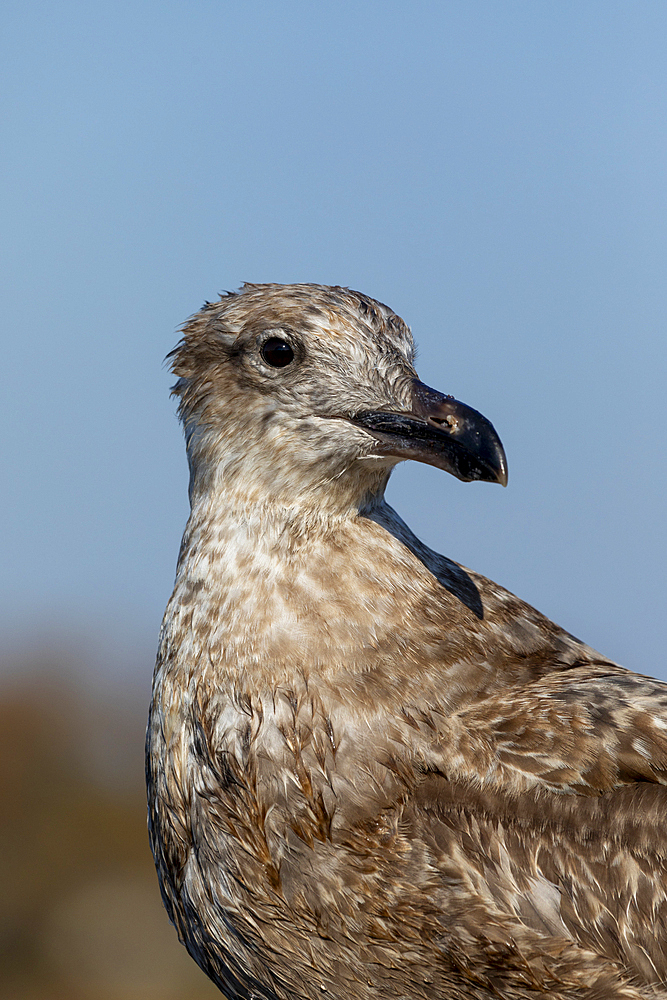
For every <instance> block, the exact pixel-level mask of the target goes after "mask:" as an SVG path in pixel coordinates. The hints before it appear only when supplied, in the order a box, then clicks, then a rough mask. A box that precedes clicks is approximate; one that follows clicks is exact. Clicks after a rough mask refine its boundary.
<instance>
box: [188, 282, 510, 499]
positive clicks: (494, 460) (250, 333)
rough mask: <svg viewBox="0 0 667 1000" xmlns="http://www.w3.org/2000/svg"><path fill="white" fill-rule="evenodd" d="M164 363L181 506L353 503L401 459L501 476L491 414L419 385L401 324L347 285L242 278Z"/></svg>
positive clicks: (379, 488)
mask: <svg viewBox="0 0 667 1000" xmlns="http://www.w3.org/2000/svg"><path fill="white" fill-rule="evenodd" d="M170 358H171V359H172V370H173V371H174V374H175V375H177V376H178V381H177V383H176V385H175V386H174V390H173V391H174V393H175V395H177V396H178V397H179V415H180V417H181V419H182V421H183V425H184V429H185V436H186V442H187V450H188V460H189V464H190V491H191V499H192V500H193V502H194V500H195V498H197V497H201V496H203V495H206V496H209V497H210V496H211V495H212V494H213V495H214V496H215V495H220V492H221V491H224V493H225V495H226V496H227V497H229V496H231V495H232V494H233V495H235V496H236V497H238V498H239V499H240V500H242V501H243V502H251V503H252V502H256V501H257V502H267V501H268V502H273V503H279V504H282V505H286V506H290V507H291V506H293V505H299V504H301V503H308V502H311V503H313V504H316V505H318V506H319V507H321V506H322V505H323V504H324V505H329V506H331V505H333V506H334V507H336V508H339V509H341V510H342V509H345V508H346V507H349V506H350V505H352V506H354V507H356V508H357V509H358V508H359V507H360V506H362V505H363V504H364V503H367V502H368V501H369V500H371V499H372V498H373V497H375V496H378V495H381V494H382V492H383V489H384V486H385V485H386V481H387V478H388V476H389V474H390V472H391V469H392V468H393V466H394V465H396V464H397V463H398V462H400V461H402V460H404V459H410V458H411V459H415V460H416V461H418V462H425V463H427V464H429V465H434V466H437V467H438V468H440V469H444V470H445V471H447V472H450V473H451V474H452V475H454V476H456V477H457V478H458V479H462V480H464V481H470V480H475V479H479V480H484V481H487V482H498V483H501V484H503V485H505V484H506V482H507V464H506V459H505V453H504V451H503V447H502V444H501V443H500V439H499V438H498V435H497V434H496V432H495V430H494V428H493V426H492V425H491V423H490V422H489V421H488V420H487V419H486V418H485V417H483V416H482V415H481V414H480V413H478V412H477V411H476V410H473V409H472V408H471V407H469V406H467V405H466V404H464V403H461V402H459V401H458V400H456V399H454V398H453V397H452V396H448V395H444V394H443V393H440V392H438V391H436V390H435V389H431V388H429V387H428V386H426V385H425V384H424V383H423V382H421V381H420V380H419V378H418V376H417V373H416V371H415V368H414V344H413V340H412V336H411V334H410V331H409V329H408V327H407V326H406V325H405V323H404V322H403V321H402V320H401V319H400V318H399V317H398V316H396V315H395V314H394V313H393V312H392V311H391V310H390V309H388V308H387V306H385V305H382V304H381V303H379V302H376V301H374V300H372V299H369V298H367V297H366V296H365V295H362V294H360V293H359V292H353V291H350V290H349V289H346V288H339V287H327V286H323V285H306V284H300V285H274V284H271V285H244V286H243V288H242V289H241V291H240V292H239V293H235V294H229V295H226V296H224V297H222V298H221V300H220V301H219V302H215V303H207V304H206V305H205V306H204V308H203V309H202V310H201V311H200V312H198V313H197V314H196V315H195V316H194V317H192V318H191V319H190V320H189V321H188V322H187V323H186V325H185V326H184V328H183V339H182V340H181V342H180V344H179V345H178V346H177V347H176V349H175V350H174V351H173V352H172V354H171V355H170Z"/></svg>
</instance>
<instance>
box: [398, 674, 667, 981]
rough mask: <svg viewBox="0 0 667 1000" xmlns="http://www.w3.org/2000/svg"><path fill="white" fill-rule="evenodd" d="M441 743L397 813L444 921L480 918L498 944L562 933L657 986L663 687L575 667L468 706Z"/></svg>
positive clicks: (666, 775) (666, 845) (664, 853)
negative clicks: (432, 877)
mask: <svg viewBox="0 0 667 1000" xmlns="http://www.w3.org/2000/svg"><path fill="white" fill-rule="evenodd" d="M452 729H453V731H454V733H455V734H458V737H457V736H456V735H455V737H454V739H455V741H457V742H456V745H453V744H452V743H451V732H452ZM439 742H440V741H439V739H436V740H434V741H433V744H432V756H431V758H430V759H429V760H428V761H427V764H426V773H425V775H424V778H423V780H422V781H421V782H420V783H418V784H417V785H415V786H414V789H413V791H412V794H411V796H410V800H409V805H408V806H407V812H406V814H405V815H404V817H403V820H402V821H403V822H404V823H405V822H406V821H408V816H409V822H410V823H411V824H413V827H414V835H415V837H416V839H417V841H419V842H421V843H423V844H424V845H425V846H426V847H427V849H428V851H429V853H430V855H431V863H432V864H434V865H435V867H437V869H438V871H439V872H440V876H441V878H442V884H443V890H444V887H445V886H446V892H445V891H443V892H442V894H441V897H440V898H441V900H442V907H443V912H444V913H446V915H447V919H448V922H449V924H450V926H453V927H457V928H458V931H457V933H458V934H459V935H461V934H462V935H463V936H464V937H465V936H466V935H468V936H469V937H470V940H473V939H474V937H475V935H476V934H477V937H478V938H479V929H480V928H483V927H485V926H490V927H492V928H494V930H493V932H492V934H491V939H490V940H491V944H492V946H493V947H494V948H495V947H501V946H502V948H511V947H513V945H512V942H514V944H515V945H516V944H517V942H520V941H521V940H522V939H525V940H527V941H528V942H529V943H528V944H526V945H525V947H528V948H529V950H530V948H531V947H534V946H535V941H536V940H539V939H545V935H546V938H548V939H552V940H561V941H563V940H569V941H572V942H575V943H576V944H577V946H579V947H581V948H583V949H589V950H591V951H593V952H595V953H596V954H597V955H599V956H604V957H605V958H606V959H608V960H609V961H611V962H614V963H619V964H620V965H621V966H623V967H624V968H626V969H628V970H630V973H631V975H632V976H634V977H635V978H636V979H638V980H639V981H643V982H651V983H655V982H660V981H664V980H665V979H666V978H667V833H666V831H665V815H666V812H667V788H665V783H666V782H667V687H666V686H665V685H663V684H660V683H659V682H657V681H654V680H652V679H651V678H647V677H642V676H638V675H635V674H632V673H629V672H627V671H625V670H623V669H622V668H620V667H614V666H612V665H608V664H606V665H599V666H595V665H587V666H585V667H577V668H575V669H572V670H568V671H564V672H559V673H555V674H550V675H547V676H546V677H542V678H540V679H538V680H536V681H534V682H532V683H529V684H526V685H524V686H523V687H522V688H519V689H515V690H513V691H511V692H506V693H503V694H500V695H496V696H495V697H492V698H489V699H487V700H485V701H483V702H481V703H480V704H478V705H475V706H472V707H470V708H467V709H465V710H464V711H462V712H461V713H459V714H458V717H457V718H455V719H450V720H448V727H447V736H444V735H443V738H442V743H443V745H442V750H441V748H440V746H439ZM452 887H455V888H454V890H453V889H452ZM482 936H483V935H482ZM519 947H520V945H519ZM502 948H501V950H502ZM486 959H487V960H489V956H488V955H486Z"/></svg>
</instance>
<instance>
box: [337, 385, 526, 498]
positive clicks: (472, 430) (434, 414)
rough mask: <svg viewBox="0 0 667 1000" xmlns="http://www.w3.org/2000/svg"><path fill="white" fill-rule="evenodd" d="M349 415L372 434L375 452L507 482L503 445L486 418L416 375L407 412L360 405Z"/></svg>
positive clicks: (488, 480)
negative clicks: (374, 408) (369, 408)
mask: <svg viewBox="0 0 667 1000" xmlns="http://www.w3.org/2000/svg"><path fill="white" fill-rule="evenodd" d="M350 420H351V422H352V423H353V424H356V425H357V426H359V427H363V428H364V430H366V431H368V432H369V433H370V434H372V435H373V437H374V438H375V439H376V440H377V442H378V445H379V448H378V450H377V451H376V454H380V455H386V456H388V457H394V458H400V459H408V458H411V459H413V460H414V461H416V462H425V463H426V465H434V466H435V467H436V468H438V469H444V470H445V472H450V473H451V474H452V475H453V476H456V478H457V479H462V480H463V481H464V482H466V483H469V482H471V481H472V480H474V479H481V480H483V481H484V482H486V483H500V485H501V486H507V459H506V457H505V450H504V448H503V446H502V444H501V442H500V438H499V437H498V435H497V434H496V431H495V429H494V427H493V424H492V423H491V421H489V420H487V419H486V417H483V416H482V414H481V413H478V412H477V410H473V408H472V407H471V406H467V405H466V404H465V403H460V402H459V400H458V399H454V397H453V396H445V395H443V393H441V392H437V390H436V389H431V388H429V386H427V385H424V383H423V382H420V381H419V380H418V379H413V382H412V409H411V411H410V412H409V413H393V412H391V411H388V410H364V411H363V412H361V413H356V414H354V415H353V416H352V417H350Z"/></svg>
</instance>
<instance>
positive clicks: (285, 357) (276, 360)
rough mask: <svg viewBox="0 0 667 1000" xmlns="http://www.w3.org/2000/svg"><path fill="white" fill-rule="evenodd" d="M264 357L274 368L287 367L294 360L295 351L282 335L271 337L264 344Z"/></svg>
mask: <svg viewBox="0 0 667 1000" xmlns="http://www.w3.org/2000/svg"><path fill="white" fill-rule="evenodd" d="M262 358H263V359H264V361H266V363H267V365H271V367H272V368H285V367H286V366H287V365H288V364H289V363H290V362H291V361H294V351H293V350H292V348H291V347H290V345H289V344H288V343H287V341H286V340H281V339H280V337H269V339H268V340H267V341H266V342H265V343H264V344H263V345H262Z"/></svg>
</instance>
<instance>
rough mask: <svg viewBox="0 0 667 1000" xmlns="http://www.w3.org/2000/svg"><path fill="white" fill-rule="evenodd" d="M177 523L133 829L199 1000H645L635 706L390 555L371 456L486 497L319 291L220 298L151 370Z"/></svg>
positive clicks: (580, 648) (418, 390)
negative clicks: (177, 420) (173, 451)
mask: <svg viewBox="0 0 667 1000" xmlns="http://www.w3.org/2000/svg"><path fill="white" fill-rule="evenodd" d="M171 359H172V364H173V370H174V373H175V374H176V376H177V377H178V381H177V382H176V385H175V387H174V393H175V394H176V395H177V396H178V399H179V412H180V417H181V420H182V421H183V426H184V429H185V437H186V442H187V451H188V460H189V465H190V501H191V514H190V518H189V520H188V523H187V527H186V529H185V535H184V537H183V543H182V546H181V551H180V556H179V561H178V569H177V575H176V584H175V589H174V593H173V596H172V598H171V600H170V601H169V604H168V607H167V610H166V613H165V617H164V623H163V626H162V632H161V637H160V646H159V652H158V659H157V667H156V670H155V677H154V684H153V702H152V707H151V712H150V719H149V725H148V737H147V775H148V798H149V828H150V837H151V845H152V849H153V854H154V857H155V863H156V866H157V870H158V874H159V878H160V885H161V888H162V896H163V899H164V903H165V906H166V907H167V910H168V912H169V916H170V917H171V919H172V921H173V923H174V924H175V925H176V928H177V930H178V933H179V936H180V938H181V940H182V941H183V943H184V944H185V946H186V947H187V949H188V951H189V952H190V954H191V955H192V957H193V958H194V959H195V961H196V962H198V963H199V965H200V966H201V968H202V969H203V970H204V971H205V972H206V973H207V974H208V975H209V976H210V977H211V979H212V980H213V981H214V982H215V983H216V984H217V985H218V987H219V988H220V990H221V991H222V993H223V994H224V995H225V996H226V997H229V998H248V1000H250V998H254V1000H259V998H271V1000H278V998H280V1000H297V998H298V1000H305V998H307V1000H313V998H318V1000H321V998H322V997H331V998H335V1000H355V998H364V1000H370V998H394V1000H408V998H409V1000H413V998H420V1000H421V998H448V1000H452V998H454V1000H463V998H476V1000H481V998H491V997H494V998H513V1000H519V998H530V997H549V998H552V1000H558V998H563V1000H564V998H578V1000H583V998H589V1000H617V998H626V1000H631V998H632V1000H638V998H640V997H641V998H646V997H653V998H658V997H662V998H666V997H667V986H666V985H665V979H666V977H667V934H666V933H665V930H666V928H665V921H666V916H667V903H666V890H667V877H666V865H667V862H666V852H667V835H666V833H665V816H666V815H667V790H666V789H665V781H666V780H667V687H666V686H665V685H663V684H660V683H659V682H657V681H654V680H651V679H649V678H647V677H641V676H638V675H636V674H633V673H630V672H629V671H626V670H624V669H623V668H621V667H619V666H617V665H616V664H614V663H611V662H609V661H608V660H607V659H605V658H604V657H603V656H601V655H600V654H599V653H596V652H595V651H594V650H593V649H591V648H590V647H589V646H586V645H584V644H583V643H582V642H580V641H579V640H578V639H575V638H574V637H573V636H571V635H569V634H568V633H567V632H565V631H564V630H563V629H561V628H559V627H558V626H557V625H555V624H554V623H553V622H551V621H549V620H548V619H547V618H545V617H544V616H543V615H541V614H540V613H539V612H538V611H536V610H535V609H534V608H532V607H530V606H529V605H527V604H525V603H523V602H522V601H520V600H519V599H518V598H516V597H514V596H513V595H512V594H510V593H508V591H506V590H504V589H503V588H502V587H499V586H498V585H497V584H495V583H492V582H491V581H490V580H487V579H485V578H484V577H482V576H480V575H479V574H477V573H474V572H473V571H471V570H468V569H464V568H463V567H462V566H459V565H458V564H456V563H454V562H452V561H451V560H449V559H447V558H445V557H444V556H441V555H438V554H437V553H435V552H433V551H432V550H431V549H429V548H428V547H427V546H426V545H424V544H423V543H422V542H420V541H419V539H418V538H416V537H415V535H414V534H413V533H412V532H411V531H410V529H409V528H408V527H407V525H406V524H404V522H403V521H402V520H401V519H400V518H399V517H398V515H397V514H396V513H395V512H394V511H393V510H392V509H391V508H390V507H389V506H388V505H387V503H386V502H385V499H384V490H385V486H386V483H387V480H388V478H389V475H390V473H391V470H392V468H393V467H394V465H396V463H397V462H399V461H401V460H403V459H408V458H413V459H416V460H417V461H420V462H427V463H429V464H431V465H435V466H437V467H438V468H441V469H445V470H446V471H448V472H451V473H452V474H453V475H455V476H457V477H458V478H459V479H463V480H466V481H468V480H475V479H480V480H485V481H488V482H497V483H502V484H505V483H506V481H507V466H506V461H505V454H504V452H503V448H502V445H501V443H500V440H499V438H498V435H497V434H496V432H495V430H494V429H493V427H492V425H491V424H490V423H489V421H488V420H486V419H485V417H483V416H482V415H481V414H480V413H478V412H477V411H475V410H473V409H471V408H470V407H469V406H466V405H465V404H463V403H460V402H458V401H457V400H456V399H454V398H453V397H451V396H445V395H443V394H441V393H440V392H437V391H436V390H434V389H430V388H429V387H428V386H426V385H424V384H423V383H422V382H420V381H419V379H418V376H417V373H416V371H415V368H414V364H413V361H414V353H413V343H412V338H411V335H410V331H409V330H408V328H407V327H406V325H405V324H404V323H403V321H402V320H401V319H399V317H398V316H396V315H395V314H394V313H392V312H391V310H390V309H388V308H387V307H386V306H384V305H382V304H381V303H379V302H375V301H373V300H372V299H369V298H367V297H366V296H365V295H361V294H359V293H358V292H353V291H350V290H348V289H346V288H338V287H332V288H329V287H325V286H321V285H245V286H244V287H243V288H242V290H241V291H240V292H239V293H237V294H230V295H227V296H224V297H222V298H221V300H220V301H219V302H215V303H212V304H207V305H206V306H205V307H204V308H203V309H202V310H201V312H199V313H197V315H196V316H194V317H193V318H192V319H191V320H190V321H189V322H188V323H187V324H186V326H185V327H184V330H183V339H182V340H181V342H180V344H179V345H178V347H177V348H176V350H175V351H174V352H173V353H172V355H171Z"/></svg>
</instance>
